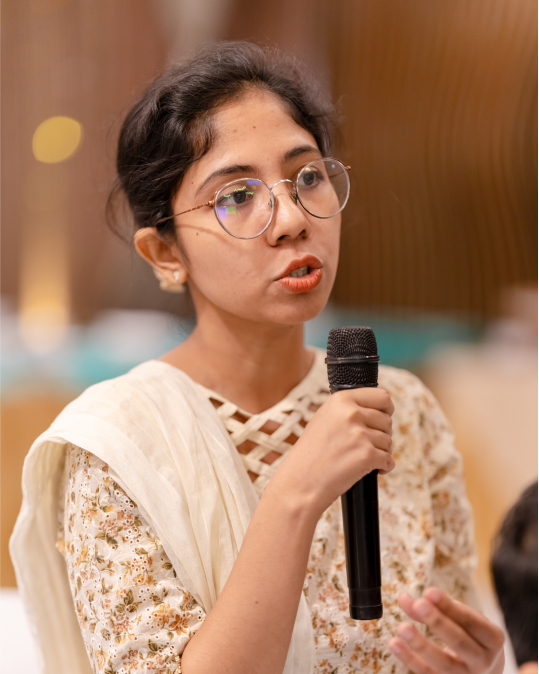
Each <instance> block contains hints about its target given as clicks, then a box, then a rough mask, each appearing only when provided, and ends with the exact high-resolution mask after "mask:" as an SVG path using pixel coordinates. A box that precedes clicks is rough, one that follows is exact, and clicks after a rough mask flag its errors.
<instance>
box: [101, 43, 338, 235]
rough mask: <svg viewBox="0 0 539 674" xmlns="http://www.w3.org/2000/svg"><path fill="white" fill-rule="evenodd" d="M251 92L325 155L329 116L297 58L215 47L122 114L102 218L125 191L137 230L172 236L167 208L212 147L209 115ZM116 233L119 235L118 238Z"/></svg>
mask: <svg viewBox="0 0 539 674" xmlns="http://www.w3.org/2000/svg"><path fill="white" fill-rule="evenodd" d="M249 88H256V89H262V90H265V91H268V92H271V93H273V94H274V95H275V96H278V97H279V98H280V99H281V100H282V101H283V102H284V104H285V105H286V107H287V108H288V110H289V111H290V115H291V117H292V119H294V121H295V122H296V123H297V124H298V125H299V126H301V127H303V128H304V129H306V130H307V131H309V133H311V134H312V135H313V136H314V138H315V140H316V142H317V144H318V147H319V149H320V151H321V152H322V154H323V155H325V156H328V155H329V154H330V146H331V135H332V129H333V123H334V119H335V110H334V107H333V105H332V104H331V102H330V101H329V99H328V97H327V96H326V95H325V93H324V91H323V90H322V89H321V88H320V86H319V84H318V82H317V81H316V79H315V78H314V77H313V76H312V75H311V74H309V73H308V72H307V71H306V70H305V68H304V66H302V65H301V63H299V62H298V61H297V60H296V59H295V58H293V57H291V56H289V55H285V54H283V53H281V52H279V51H278V50H276V49H268V48H262V47H259V46H258V45H255V44H253V43H250V42H218V43H215V44H213V45H211V46H210V47H207V48H205V49H203V50H202V51H200V52H199V53H198V54H197V55H196V56H195V57H194V58H193V59H191V60H190V61H187V62H185V63H181V64H179V65H173V66H172V67H170V68H169V69H168V70H167V71H165V72H164V73H163V74H162V75H161V76H160V77H158V78H157V79H156V80H155V81H154V82H153V83H152V84H151V86H150V87H149V88H148V89H147V90H146V91H145V92H144V94H143V95H142V96H141V97H140V99H139V100H138V101H137V102H136V103H135V105H134V106H133V108H132V109H131V111H130V112H129V113H128V115H127V117H126V118H125V121H124V122H123V125H122V127H121V131H120V137H119V141H118V154H117V161H116V168H117V172H118V179H117V182H116V185H115V187H114V188H113V190H112V192H111V194H110V195H109V200H108V203H107V215H108V219H109V223H111V224H112V227H113V229H114V230H115V231H117V230H116V228H115V226H114V221H115V216H114V210H115V209H114V203H115V200H116V197H117V196H118V194H119V193H120V192H123V193H124V195H125V197H126V198H127V201H128V203H129V206H130V209H131V211H132V213H133V216H134V219H135V224H136V227H137V228H140V227H152V226H154V227H157V229H158V231H159V232H160V233H161V234H162V235H163V236H166V235H174V232H175V229H174V220H173V219H169V220H166V221H165V222H163V223H161V224H156V223H157V221H158V220H161V219H162V218H168V217H169V216H171V215H172V209H171V201H172V198H173V196H174V194H175V193H176V192H177V190H178V188H179V186H180V184H181V181H182V179H183V177H184V175H185V173H186V171H187V170H188V169H189V167H190V166H191V165H192V164H193V163H194V162H196V161H197V160H198V159H200V158H201V157H203V156H204V155H205V154H206V153H207V152H208V150H209V149H210V147H211V145H212V140H213V138H212V126H211V116H212V113H213V112H215V111H216V109H217V108H218V107H219V106H221V105H222V104H223V103H225V102H228V101H230V100H233V99H235V98H237V97H239V96H240V95H241V94H242V93H244V92H245V91H246V90H247V89H249ZM117 233H118V232H117Z"/></svg>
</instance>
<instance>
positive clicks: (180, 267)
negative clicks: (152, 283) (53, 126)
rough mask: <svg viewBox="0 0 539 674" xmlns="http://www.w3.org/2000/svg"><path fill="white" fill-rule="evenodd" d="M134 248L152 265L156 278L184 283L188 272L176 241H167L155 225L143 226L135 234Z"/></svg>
mask: <svg viewBox="0 0 539 674" xmlns="http://www.w3.org/2000/svg"><path fill="white" fill-rule="evenodd" d="M134 243H135V249H136V251H137V253H138V254H139V255H140V257H141V258H142V259H143V260H146V262H148V264H150V265H151V266H152V267H153V270H154V272H155V275H156V276H157V278H158V279H169V280H170V281H171V282H175V283H177V284H178V283H185V281H186V280H187V276H188V272H187V267H186V266H185V263H184V262H183V260H182V256H181V253H180V250H179V248H178V246H177V244H176V243H172V242H167V241H165V240H164V239H163V238H162V237H161V236H159V233H158V232H157V229H156V228H155V227H143V228H142V229H139V230H138V231H137V232H136V234H135V242H134Z"/></svg>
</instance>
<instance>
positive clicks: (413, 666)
mask: <svg viewBox="0 0 539 674" xmlns="http://www.w3.org/2000/svg"><path fill="white" fill-rule="evenodd" d="M399 606H400V607H401V609H402V610H403V611H404V612H405V613H406V614H407V615H408V616H410V618H412V620H416V621H417V622H421V623H423V624H424V625H427V627H428V628H429V630H430V631H431V632H432V634H434V635H435V636H436V637H438V638H439V639H441V640H442V641H443V642H444V643H445V644H447V646H446V648H444V649H443V650H442V649H441V648H440V647H438V646H436V645H435V644H434V643H432V641H430V640H429V639H428V638H426V637H424V636H422V635H421V634H420V633H419V632H418V630H417V629H416V628H415V627H414V626H413V625H411V624H410V623H407V622H403V623H401V624H400V625H399V627H398V629H397V637H395V638H393V639H390V641H389V648H390V649H391V651H392V652H393V653H394V654H395V655H396V656H397V657H398V658H399V659H400V660H402V662H404V664H405V665H406V666H407V667H408V669H410V670H411V671H412V672H415V674H502V673H503V668H504V664H505V660H504V652H503V643H504V635H503V632H502V631H501V629H500V628H499V627H497V626H496V625H494V624H493V623H492V622H490V620H488V619H487V618H485V616H484V615H482V614H481V613H479V612H478V611H476V610H474V609H473V608H470V607H469V606H466V605H465V604H462V603H461V602H458V601H454V600H452V599H450V598H449V597H448V596H447V595H446V594H445V593H444V592H442V591H441V590H440V589H438V588H436V587H431V588H429V589H428V590H425V592H424V593H423V596H422V597H421V598H420V599H416V600H414V599H413V598H412V597H411V596H410V595H409V594H408V593H407V592H402V593H401V595H400V596H399Z"/></svg>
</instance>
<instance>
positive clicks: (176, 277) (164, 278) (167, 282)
mask: <svg viewBox="0 0 539 674" xmlns="http://www.w3.org/2000/svg"><path fill="white" fill-rule="evenodd" d="M153 273H154V274H155V277H156V278H157V280H158V281H159V287H160V288H161V290H164V291H166V292H168V293H177V294H180V293H184V292H185V284H184V283H183V281H182V280H181V277H182V275H181V272H180V271H178V270H176V271H174V272H172V278H170V277H169V275H168V274H164V273H163V272H161V271H158V270H157V269H154V270H153Z"/></svg>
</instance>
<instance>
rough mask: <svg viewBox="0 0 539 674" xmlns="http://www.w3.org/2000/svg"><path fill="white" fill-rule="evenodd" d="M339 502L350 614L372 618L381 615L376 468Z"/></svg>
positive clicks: (357, 618) (354, 617) (358, 617)
mask: <svg viewBox="0 0 539 674" xmlns="http://www.w3.org/2000/svg"><path fill="white" fill-rule="evenodd" d="M341 501H342V514H343V524H344V547H345V553H346V575H347V578H348V588H349V592H350V617H351V618H353V619H354V620H375V619H377V618H381V617H382V614H383V605H382V573H381V570H380V523H379V519H378V471H377V470H374V471H373V472H372V473H369V474H368V475H365V477H364V478H362V479H361V480H359V482H356V484H355V485H354V486H353V487H351V488H350V489H349V490H348V491H347V492H345V493H344V494H343V495H342V496H341Z"/></svg>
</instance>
